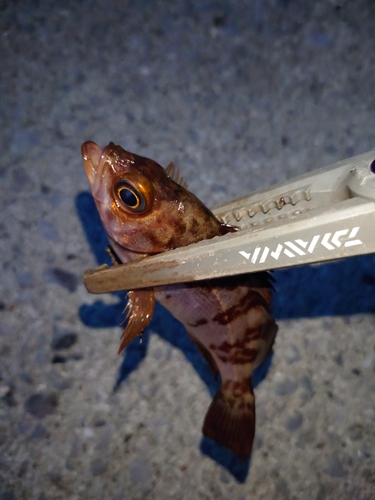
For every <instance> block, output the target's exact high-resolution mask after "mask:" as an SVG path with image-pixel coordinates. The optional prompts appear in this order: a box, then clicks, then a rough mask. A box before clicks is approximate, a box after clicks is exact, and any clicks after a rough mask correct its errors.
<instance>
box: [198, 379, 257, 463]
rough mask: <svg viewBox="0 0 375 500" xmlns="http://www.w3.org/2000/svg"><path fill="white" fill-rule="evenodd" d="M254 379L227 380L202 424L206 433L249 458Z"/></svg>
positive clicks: (253, 419)
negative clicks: (241, 381)
mask: <svg viewBox="0 0 375 500" xmlns="http://www.w3.org/2000/svg"><path fill="white" fill-rule="evenodd" d="M254 401H255V400H254V392H253V388H252V385H251V381H249V382H248V381H247V380H246V381H245V382H244V383H239V382H227V383H226V384H224V385H223V386H222V387H221V389H220V390H219V392H218V393H217V394H216V395H215V397H214V399H213V400H212V402H211V405H210V407H209V408H208V411H207V414H206V417H205V419H204V423H203V434H204V435H205V436H206V437H209V438H211V439H213V440H214V441H216V442H217V443H219V444H221V445H223V446H226V447H227V448H229V449H230V450H231V451H232V452H233V453H234V454H235V455H237V456H238V457H239V458H242V459H243V460H246V459H247V458H249V456H250V453H251V449H252V447H253V441H254V433H255V404H254Z"/></svg>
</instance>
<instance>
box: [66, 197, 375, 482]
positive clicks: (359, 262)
mask: <svg viewBox="0 0 375 500" xmlns="http://www.w3.org/2000/svg"><path fill="white" fill-rule="evenodd" d="M76 208H77V212H78V216H79V218H80V220H81V224H82V227H83V229H84V231H85V234H86V237H87V240H88V242H89V244H90V247H91V250H92V252H93V254H94V255H95V258H96V260H97V262H98V264H103V263H107V264H110V260H109V257H108V255H107V253H106V251H105V248H106V246H108V240H107V237H106V235H105V232H104V230H103V227H102V224H101V221H100V218H99V214H98V212H97V210H96V207H95V203H94V201H93V198H92V196H91V194H90V193H88V192H82V193H80V194H79V195H78V196H77V198H76ZM273 276H274V277H275V279H276V294H275V297H274V303H273V313H274V316H275V318H276V319H277V320H278V319H291V318H304V317H321V316H338V315H353V314H359V313H374V312H375V293H374V284H375V255H368V256H361V257H353V258H350V259H343V260H340V261H337V262H335V263H329V264H320V265H316V266H301V267H299V268H291V269H287V270H283V271H277V272H275V273H274V274H273ZM114 295H116V296H117V297H118V303H116V304H111V305H107V304H104V303H103V302H102V301H100V300H99V301H97V302H95V303H94V304H92V305H87V304H84V305H82V306H81V307H80V311H79V315H80V318H81V320H82V322H83V323H84V324H85V325H86V326H89V327H91V328H109V327H118V326H119V325H120V323H121V322H122V321H123V317H124V315H123V309H124V306H125V303H126V301H125V293H124V292H121V293H116V294H114ZM150 331H156V332H158V334H159V335H160V336H161V337H162V338H163V339H164V340H166V341H167V342H169V343H170V344H171V345H173V346H174V347H177V348H178V349H180V350H181V351H182V352H183V354H184V355H185V357H186V359H187V360H188V361H189V362H190V363H191V364H192V365H193V367H194V369H195V370H196V372H197V373H198V375H199V376H200V377H201V379H202V380H203V381H204V383H205V384H206V386H207V388H208V390H209V391H210V393H211V395H212V396H213V395H214V394H215V393H216V392H217V390H218V388H219V386H220V382H219V381H218V380H215V378H214V377H213V375H212V373H211V371H210V368H209V366H208V365H207V363H206V362H205V361H204V360H203V358H202V356H201V354H200V353H199V351H198V349H197V348H196V346H195V344H194V343H193V342H192V341H191V340H190V339H189V337H188V336H187V335H186V333H185V330H184V328H183V326H182V325H181V324H180V323H179V322H178V321H177V320H175V319H174V318H173V316H171V315H170V314H169V313H168V312H167V311H166V310H165V309H164V308H163V307H161V306H160V305H157V306H156V307H155V312H154V316H153V319H152V321H151V323H150V326H149V328H148V329H147V330H146V332H145V333H144V334H143V336H142V342H138V341H137V340H134V341H133V342H132V343H131V344H130V345H129V346H128V347H127V348H126V354H125V357H124V361H123V363H122V365H121V368H120V373H119V376H118V379H117V381H116V384H115V387H114V390H117V388H118V387H119V385H120V384H121V382H123V381H124V380H125V379H126V378H127V376H128V375H129V374H130V373H131V372H133V371H134V370H135V369H136V368H137V367H138V365H139V364H140V363H141V362H142V361H143V359H144V358H145V356H146V354H147V347H148V340H149V332H150ZM270 364H271V356H270V357H269V358H268V359H267V360H266V361H265V363H263V365H262V366H260V367H259V368H258V369H257V370H256V371H255V373H254V376H253V385H254V387H256V386H257V385H258V384H259V383H260V382H261V381H262V380H263V379H264V377H265V376H266V374H267V371H268V369H269V366H270ZM200 449H201V451H202V453H204V454H206V455H208V456H210V457H211V458H212V459H213V460H215V461H216V462H217V463H219V464H220V465H222V466H223V467H225V468H226V469H227V470H228V471H229V472H230V473H231V474H232V475H233V476H234V477H235V478H236V479H237V480H238V481H240V482H243V481H245V479H246V476H247V474H248V470H249V466H250V461H242V460H239V459H238V458H237V457H235V456H234V455H233V454H232V453H231V452H230V451H229V450H227V449H226V448H223V447H222V446H219V445H218V444H216V443H215V442H213V441H212V440H210V439H207V438H202V441H201V446H200Z"/></svg>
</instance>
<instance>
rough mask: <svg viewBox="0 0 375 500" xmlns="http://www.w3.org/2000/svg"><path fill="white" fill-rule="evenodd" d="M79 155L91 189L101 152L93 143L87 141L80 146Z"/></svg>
mask: <svg viewBox="0 0 375 500" xmlns="http://www.w3.org/2000/svg"><path fill="white" fill-rule="evenodd" d="M81 153H82V159H83V165H84V167H85V172H86V175H87V178H88V180H89V183H90V187H92V186H93V185H94V183H95V179H96V177H97V173H98V166H99V161H100V156H101V154H102V150H101V149H100V148H99V146H98V145H97V144H95V142H92V141H87V142H85V143H84V144H82V146H81Z"/></svg>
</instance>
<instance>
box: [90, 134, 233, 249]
mask: <svg viewBox="0 0 375 500" xmlns="http://www.w3.org/2000/svg"><path fill="white" fill-rule="evenodd" d="M82 157H83V163H84V167H85V170H86V174H87V177H88V180H89V183H90V187H91V192H92V195H93V197H94V200H95V203H96V206H97V208H98V211H99V214H100V217H101V219H102V222H103V225H104V227H105V229H106V232H107V234H108V236H109V238H110V240H111V241H112V242H115V245H116V248H115V251H116V253H117V250H118V248H120V249H123V250H124V251H126V252H127V254H128V255H129V253H130V254H133V256H132V259H133V258H136V255H139V256H144V255H145V254H155V253H160V252H164V251H167V250H170V249H172V248H177V247H180V246H185V245H187V244H189V243H194V242H196V241H200V240H202V239H207V238H212V237H213V236H216V235H219V234H225V233H226V232H228V230H225V229H223V227H226V226H224V225H223V224H221V223H220V222H219V221H218V220H217V219H216V217H215V216H214V215H213V214H212V212H211V211H210V210H208V208H206V207H205V206H204V205H203V203H201V202H200V201H199V200H198V198H196V196H194V195H193V194H192V193H190V192H189V191H188V190H187V189H185V188H184V187H183V186H181V185H180V184H178V183H177V182H175V181H174V180H173V179H172V178H171V177H170V176H169V175H168V173H167V172H166V170H165V169H164V168H163V167H162V166H161V165H159V164H158V163H156V162H155V161H153V160H151V159H149V158H144V157H142V156H138V155H136V154H133V153H130V152H128V151H125V150H124V149H123V148H122V147H120V146H116V145H115V144H113V143H112V142H111V143H110V144H109V145H108V146H107V147H105V148H104V149H103V150H101V149H100V148H99V146H97V144H95V143H94V142H91V141H90V142H85V143H84V144H83V145H82Z"/></svg>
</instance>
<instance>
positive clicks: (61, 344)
mask: <svg viewBox="0 0 375 500" xmlns="http://www.w3.org/2000/svg"><path fill="white" fill-rule="evenodd" d="M77 337H78V336H77V334H76V333H75V332H70V331H68V330H64V329H61V328H59V327H57V326H54V328H53V338H52V342H51V347H52V349H54V350H55V351H60V350H62V349H69V348H70V347H72V345H74V344H75V343H76V342H77Z"/></svg>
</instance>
